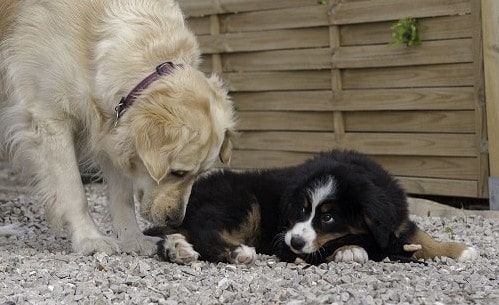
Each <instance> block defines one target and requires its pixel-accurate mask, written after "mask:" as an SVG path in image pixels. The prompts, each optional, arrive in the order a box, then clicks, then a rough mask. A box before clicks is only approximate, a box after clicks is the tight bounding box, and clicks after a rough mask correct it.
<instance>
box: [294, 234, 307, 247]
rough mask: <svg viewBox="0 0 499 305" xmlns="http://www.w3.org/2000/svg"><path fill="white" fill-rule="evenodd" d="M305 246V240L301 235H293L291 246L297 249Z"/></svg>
mask: <svg viewBox="0 0 499 305" xmlns="http://www.w3.org/2000/svg"><path fill="white" fill-rule="evenodd" d="M304 246H305V240H304V239H303V238H302V237H301V236H300V235H296V234H294V235H293V236H291V247H293V249H295V250H301V249H303V247H304Z"/></svg>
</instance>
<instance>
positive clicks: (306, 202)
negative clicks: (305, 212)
mask: <svg viewBox="0 0 499 305" xmlns="http://www.w3.org/2000/svg"><path fill="white" fill-rule="evenodd" d="M309 206H310V201H308V199H307V198H305V203H304V204H303V207H304V208H305V209H308V207H309Z"/></svg>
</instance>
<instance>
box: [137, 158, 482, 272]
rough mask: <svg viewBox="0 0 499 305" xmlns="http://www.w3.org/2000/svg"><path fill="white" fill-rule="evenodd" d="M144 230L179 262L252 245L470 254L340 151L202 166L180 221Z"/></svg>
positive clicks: (327, 252)
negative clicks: (425, 227)
mask: <svg viewBox="0 0 499 305" xmlns="http://www.w3.org/2000/svg"><path fill="white" fill-rule="evenodd" d="M146 234H149V235H159V236H162V237H164V241H163V242H160V244H159V246H158V250H159V251H158V254H159V256H160V257H161V258H162V259H163V260H167V261H171V262H176V263H181V264H184V263H189V262H192V261H195V260H197V259H198V258H201V259H202V260H207V261H212V262H229V263H236V264H250V263H252V262H253V261H254V260H255V258H256V253H257V252H258V253H263V254H271V255H277V256H278V257H279V259H281V260H282V261H287V262H303V261H305V262H307V263H310V264H320V263H323V262H329V261H357V262H365V261H366V260H367V259H368V258H371V259H373V260H382V259H383V258H385V257H390V258H394V259H398V260H403V261H404V260H417V259H430V258H434V257H437V256H448V257H451V258H454V259H457V260H461V261H463V260H469V259H474V258H475V257H476V256H477V251H476V250H475V249H474V248H472V247H468V246H466V245H464V244H460V243H453V242H447V243H443V242H438V241H435V240H434V239H433V238H431V237H430V236H429V235H427V234H426V233H424V232H423V231H421V230H420V229H419V228H418V227H417V226H416V224H415V223H414V222H412V221H411V220H409V217H408V205H407V198H406V194H405V192H404V191H403V190H402V188H401V187H400V186H399V184H398V183H397V181H396V180H395V179H394V178H393V177H392V176H391V175H390V174H389V173H388V172H386V171H385V170H384V169H383V168H382V167H381V166H380V165H379V164H377V163H376V162H374V161H372V160H371V159H369V158H367V157H366V156H364V155H362V154H360V153H357V152H353V151H342V150H333V151H330V152H326V153H322V154H319V155H318V156H317V157H315V158H313V159H311V160H308V161H306V162H304V163H303V164H300V165H297V166H293V167H287V168H280V169H269V170H261V171H243V172H238V171H231V170H221V171H216V172H213V173H209V174H207V175H206V176H204V177H201V178H200V179H199V180H198V181H197V182H196V183H195V184H194V186H193V188H192V193H191V196H190V199H189V204H188V206H187V212H186V216H185V219H184V222H183V223H182V225H181V226H180V227H178V228H167V227H154V228H151V229H149V230H147V232H146Z"/></svg>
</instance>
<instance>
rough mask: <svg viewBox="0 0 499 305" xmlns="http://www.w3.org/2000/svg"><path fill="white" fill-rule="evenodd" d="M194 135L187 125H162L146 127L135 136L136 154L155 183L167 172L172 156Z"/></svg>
mask: <svg viewBox="0 0 499 305" xmlns="http://www.w3.org/2000/svg"><path fill="white" fill-rule="evenodd" d="M195 136H196V133H195V132H193V131H192V130H190V128H188V127H187V126H164V127H163V128H149V129H146V130H144V131H143V134H142V135H140V136H138V137H137V138H136V140H135V141H136V143H135V145H136V147H137V152H138V155H139V157H140V159H141V160H142V162H143V163H144V166H145V167H146V169H147V171H148V172H149V175H151V177H152V178H153V179H154V181H156V183H159V182H160V181H161V180H163V178H164V177H165V176H166V175H167V174H168V172H169V169H170V163H171V160H172V158H173V156H174V155H176V154H177V153H178V152H179V151H180V150H181V149H182V148H183V147H184V146H185V145H186V144H187V143H189V142H190V141H191V140H192V139H193V138H194V137H195Z"/></svg>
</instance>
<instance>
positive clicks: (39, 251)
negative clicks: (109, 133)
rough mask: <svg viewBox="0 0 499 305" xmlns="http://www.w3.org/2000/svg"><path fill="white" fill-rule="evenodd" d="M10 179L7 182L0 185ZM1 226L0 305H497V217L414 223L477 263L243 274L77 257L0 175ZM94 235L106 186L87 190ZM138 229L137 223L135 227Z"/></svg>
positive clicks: (264, 260)
mask: <svg viewBox="0 0 499 305" xmlns="http://www.w3.org/2000/svg"><path fill="white" fill-rule="evenodd" d="M2 181H3V183H2ZM5 181H10V183H5ZM0 184H3V186H0V206H1V213H0V225H2V224H7V225H8V224H20V228H21V230H22V232H21V234H20V235H19V236H10V237H5V236H3V237H2V236H0V305H4V304H76V303H78V304H92V305H93V304H223V303H227V304H254V305H256V304H289V305H298V304H435V305H440V304H499V278H498V277H499V272H498V270H499V241H498V240H499V219H497V218H495V219H494V218H486V217H483V216H463V217H452V218H438V217H424V218H422V217H417V216H413V218H414V219H415V220H416V221H417V223H418V224H419V225H420V226H421V227H422V228H423V229H424V230H426V231H427V232H429V233H430V234H431V235H433V236H434V237H436V238H438V239H440V240H459V241H464V242H466V243H468V244H473V245H474V246H476V247H477V248H478V250H479V251H480V254H481V256H480V257H479V258H478V260H476V261H473V262H468V263H457V262H455V261H453V260H450V259H441V260H440V259H438V260H435V261H431V262H428V265H427V266H425V265H422V264H413V263H411V264H399V263H393V262H389V261H385V262H381V263H376V262H372V261H369V262H368V263H366V264H362V265H361V264H357V263H329V264H322V265H320V266H309V267H306V266H299V265H293V264H285V263H280V262H278V261H277V260H276V259H275V258H274V257H272V256H259V258H258V261H257V262H256V263H255V264H254V265H252V266H250V267H242V266H234V265H227V264H212V263H205V262H197V263H194V264H192V265H189V266H180V265H175V264H170V263H165V262H160V261H158V260H157V257H143V256H142V257H141V256H137V255H133V254H130V255H127V254H122V255H114V256H108V255H105V254H103V253H97V254H95V255H93V256H81V255H78V254H74V253H70V242H69V240H68V239H67V238H66V235H65V234H64V232H63V233H61V234H59V235H58V236H57V237H56V232H53V231H52V230H51V229H49V228H48V227H47V224H46V222H45V220H44V219H43V217H42V216H41V215H42V213H40V212H39V211H38V207H37V206H36V204H35V203H36V198H34V197H31V196H29V195H26V192H25V190H26V189H25V188H18V187H15V186H14V185H16V180H15V177H14V176H11V173H10V172H9V171H7V170H0ZM86 188H87V192H88V199H89V201H90V202H91V210H92V214H93V215H94V217H95V218H96V219H97V222H98V223H103V226H102V227H101V228H102V230H103V232H106V233H108V234H112V233H111V229H110V220H109V217H108V216H107V215H106V214H105V212H104V211H105V208H104V207H105V196H104V193H105V185H99V184H93V185H88V186H87V187H86ZM142 225H143V226H146V224H145V223H144V222H142Z"/></svg>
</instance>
